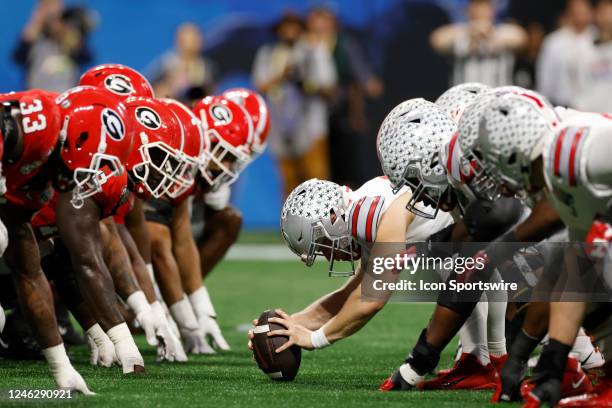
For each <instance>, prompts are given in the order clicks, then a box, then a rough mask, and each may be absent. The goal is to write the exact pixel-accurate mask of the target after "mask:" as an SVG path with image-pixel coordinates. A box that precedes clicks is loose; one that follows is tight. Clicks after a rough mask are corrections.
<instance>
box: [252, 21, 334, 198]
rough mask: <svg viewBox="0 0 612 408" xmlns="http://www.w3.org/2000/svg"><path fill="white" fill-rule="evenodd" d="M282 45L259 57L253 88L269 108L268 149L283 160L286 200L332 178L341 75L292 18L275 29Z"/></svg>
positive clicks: (323, 49)
mask: <svg viewBox="0 0 612 408" xmlns="http://www.w3.org/2000/svg"><path fill="white" fill-rule="evenodd" d="M275 32H276V35H277V41H276V42H275V43H273V44H267V45H264V46H263V47H261V48H260V49H259V50H258V52H257V55H256V57H255V63H254V66H253V82H254V83H255V86H256V87H257V88H258V90H259V91H260V92H262V93H263V94H265V95H266V97H267V99H268V101H269V102H270V104H269V106H270V111H271V119H272V122H271V128H270V135H269V138H268V140H269V146H270V149H271V151H272V152H273V154H274V155H275V156H276V157H277V158H278V161H279V165H280V171H281V175H282V177H283V181H284V191H285V195H287V194H288V193H289V192H291V190H293V189H294V188H295V187H296V186H297V185H298V184H299V183H301V182H302V181H305V180H307V179H309V178H313V177H316V178H321V179H327V178H328V177H329V162H328V146H327V115H328V110H327V102H326V97H327V95H329V94H330V93H331V91H332V90H333V89H334V86H335V83H336V73H335V70H334V66H333V62H332V59H331V55H330V53H329V49H328V48H327V44H326V43H324V42H322V41H321V38H320V37H318V36H316V35H312V33H310V32H309V33H308V34H303V24H302V21H301V20H300V19H299V17H297V16H295V15H293V14H287V15H285V16H284V17H283V18H282V19H281V20H280V21H279V23H278V24H277V25H276V27H275Z"/></svg>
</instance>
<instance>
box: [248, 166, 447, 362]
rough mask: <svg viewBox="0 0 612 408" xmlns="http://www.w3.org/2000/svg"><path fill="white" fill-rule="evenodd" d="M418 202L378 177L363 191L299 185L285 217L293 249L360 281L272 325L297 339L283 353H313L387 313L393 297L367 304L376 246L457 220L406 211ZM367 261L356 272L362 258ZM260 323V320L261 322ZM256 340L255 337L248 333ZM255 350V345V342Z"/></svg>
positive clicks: (308, 260) (283, 224) (326, 183)
mask: <svg viewBox="0 0 612 408" xmlns="http://www.w3.org/2000/svg"><path fill="white" fill-rule="evenodd" d="M410 198H411V193H410V191H409V190H408V189H407V188H402V189H400V190H398V191H396V192H395V193H394V192H393V189H392V188H391V183H390V182H389V180H388V179H387V178H386V177H378V178H375V179H373V180H370V181H369V182H367V183H366V184H364V185H363V186H362V187H361V188H359V189H358V190H356V191H351V190H350V189H349V188H348V187H342V186H339V185H337V184H335V183H332V182H329V181H322V180H317V179H312V180H309V181H306V182H305V183H302V184H301V185H299V186H298V187H297V188H296V189H295V190H294V191H293V192H292V193H291V195H290V196H289V197H288V198H287V201H286V202H285V204H284V206H283V209H282V215H281V230H282V235H283V238H284V239H285V242H286V243H287V245H288V246H289V248H290V249H291V250H292V251H293V252H294V253H295V254H296V255H298V256H299V258H300V259H301V260H302V262H304V263H305V264H306V265H308V266H311V265H312V264H313V262H314V261H315V258H316V257H317V256H319V255H320V256H324V257H325V258H326V259H327V260H328V261H329V262H330V271H329V273H330V276H352V277H351V278H350V279H349V280H348V281H347V282H346V283H345V284H344V285H343V286H342V287H340V288H339V289H337V290H336V291H334V292H331V293H329V294H326V295H324V296H322V297H321V298H319V299H318V300H316V301H315V302H313V303H312V304H311V305H309V306H308V307H306V308H305V309H303V310H302V311H299V312H297V313H294V314H293V315H288V314H287V313H285V312H283V311H282V310H278V311H277V313H278V314H279V315H280V316H281V318H272V319H270V321H272V322H276V323H279V324H281V325H283V326H285V327H286V329H285V330H276V331H271V332H270V333H269V334H268V335H269V336H274V335H285V336H288V337H289V341H288V342H287V343H285V345H283V346H282V347H280V348H279V349H278V350H277V352H281V351H282V350H284V349H286V348H287V347H290V346H291V345H293V344H296V345H298V346H300V347H302V348H305V349H308V350H312V349H318V348H323V347H326V346H329V345H330V344H332V343H334V342H336V341H338V340H341V339H343V338H345V337H348V336H350V335H352V334H353V333H355V332H357V331H358V330H359V329H361V328H362V327H363V326H364V325H365V324H366V323H367V322H368V321H369V320H370V319H371V318H372V317H374V315H375V314H376V313H377V312H378V311H380V310H381V309H382V308H383V307H384V305H385V300H384V299H383V298H381V299H380V300H376V301H368V302H364V301H362V299H361V284H362V280H363V277H364V275H365V272H364V270H363V265H366V264H367V263H368V258H369V257H370V252H371V250H372V247H373V245H374V244H375V243H381V242H385V243H404V242H406V240H407V238H408V237H409V239H410V240H411V241H423V240H424V239H425V238H426V235H429V233H430V232H431V231H436V230H440V229H442V228H444V227H446V226H447V225H448V224H449V223H450V222H451V219H450V217H448V216H447V215H446V214H442V213H440V214H439V215H438V216H437V217H436V218H434V219H427V218H423V217H419V216H416V215H414V214H412V213H410V212H408V211H406V205H407V203H408V201H409V200H410ZM359 259H360V260H361V266H358V267H357V271H356V272H355V268H354V266H353V263H354V261H356V260H359ZM335 261H349V262H351V266H352V267H351V270H350V271H348V272H339V271H337V270H335V269H334V262H335ZM254 323H255V324H256V322H254ZM248 336H249V339H251V340H252V339H253V337H254V332H253V331H252V330H251V331H250V332H249V333H248ZM249 347H250V348H252V344H251V342H249Z"/></svg>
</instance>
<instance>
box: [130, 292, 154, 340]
mask: <svg viewBox="0 0 612 408" xmlns="http://www.w3.org/2000/svg"><path fill="white" fill-rule="evenodd" d="M126 303H127V304H128V306H129V307H130V309H132V311H133V312H134V314H135V315H136V321H137V322H138V324H139V325H140V327H142V329H143V330H144V332H145V337H146V339H147V343H148V344H149V346H157V337H156V336H155V332H156V330H157V329H158V328H159V327H160V326H161V324H162V322H161V321H159V319H158V318H157V316H156V315H155V314H154V313H153V309H152V308H151V305H149V302H147V298H146V296H145V294H144V292H143V291H141V290H138V291H136V292H134V293H132V294H131V295H130V296H129V297H128V298H127V300H126Z"/></svg>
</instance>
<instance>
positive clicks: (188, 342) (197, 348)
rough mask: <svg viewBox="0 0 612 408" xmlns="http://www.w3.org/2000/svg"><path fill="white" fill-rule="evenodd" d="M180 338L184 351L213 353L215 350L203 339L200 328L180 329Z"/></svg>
mask: <svg viewBox="0 0 612 408" xmlns="http://www.w3.org/2000/svg"><path fill="white" fill-rule="evenodd" d="M180 330H181V338H182V339H183V345H184V346H185V351H186V352H187V353H192V354H215V350H214V349H213V348H212V347H210V344H208V342H207V341H206V339H204V332H203V331H202V329H201V328H199V327H198V328H197V329H195V330H190V329H180Z"/></svg>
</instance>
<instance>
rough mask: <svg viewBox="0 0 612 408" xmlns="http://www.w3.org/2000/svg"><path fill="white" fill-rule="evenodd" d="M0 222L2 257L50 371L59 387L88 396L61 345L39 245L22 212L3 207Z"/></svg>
mask: <svg viewBox="0 0 612 408" xmlns="http://www.w3.org/2000/svg"><path fill="white" fill-rule="evenodd" d="M1 215H2V219H3V220H4V221H5V223H6V227H7V230H8V233H9V245H8V247H7V249H6V252H5V254H4V259H5V260H6V262H7V264H8V265H9V268H10V269H11V271H12V275H13V280H14V282H15V286H16V289H17V295H18V298H19V303H20V305H21V309H22V310H23V311H24V313H25V314H26V316H27V319H28V320H29V322H30V324H31V325H32V328H33V329H34V334H35V336H36V339H37V341H38V343H39V344H40V346H41V347H42V349H43V355H44V356H45V358H46V360H47V363H48V364H49V369H50V370H51V374H52V375H53V378H54V380H55V383H56V384H57V386H58V387H66V388H71V389H75V390H78V391H80V392H83V393H85V394H89V393H91V392H90V391H89V389H88V388H87V385H86V384H85V381H84V380H83V378H82V377H81V375H80V374H79V373H78V372H77V371H76V370H75V369H74V367H73V366H72V364H71V363H70V360H69V359H68V355H67V354H66V350H65V348H64V344H63V343H62V340H61V337H60V334H59V330H58V327H57V321H56V320H55V310H54V306H53V295H52V293H51V288H50V287H49V282H48V281H47V279H46V278H45V276H44V274H43V272H42V268H41V266H40V254H39V251H38V243H37V242H36V239H35V238H34V233H33V231H32V228H31V226H30V224H29V222H27V220H29V216H27V215H26V214H24V213H23V212H22V211H20V210H17V209H14V210H11V209H8V208H3V209H2V211H1Z"/></svg>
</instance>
